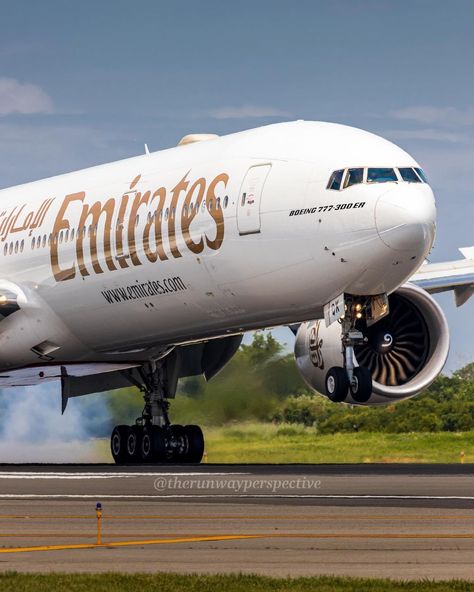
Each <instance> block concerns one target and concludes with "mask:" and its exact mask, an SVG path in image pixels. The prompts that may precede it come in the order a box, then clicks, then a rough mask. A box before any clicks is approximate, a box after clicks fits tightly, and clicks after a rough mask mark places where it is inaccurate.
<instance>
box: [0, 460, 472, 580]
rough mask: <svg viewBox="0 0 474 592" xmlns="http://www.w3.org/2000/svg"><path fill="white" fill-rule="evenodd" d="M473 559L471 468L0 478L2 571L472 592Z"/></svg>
mask: <svg viewBox="0 0 474 592" xmlns="http://www.w3.org/2000/svg"><path fill="white" fill-rule="evenodd" d="M97 502H101V503H102V507H103V512H102V518H101V544H100V545H99V546H97V544H96V542H97V518H96V512H95V505H96V503H97ZM473 557H474V465H317V466H315V465H295V466H292V465H278V466H268V465H265V466H263V465H262V466H258V465H239V466H236V465H232V466H227V465H200V466H188V467H175V466H166V467H163V466H161V467H151V466H150V467H116V466H115V465H70V466H67V465H66V466H59V465H50V466H34V465H31V466H25V465H23V466H12V465H3V466H0V569H1V570H12V569H14V570H18V571H84V572H86V571H110V570H120V571H145V572H154V571H175V572H212V573H217V572H238V571H241V572H246V573H260V574H267V575H279V576H287V575H292V576H297V575H317V574H336V575H354V576H379V577H392V578H397V579H406V578H435V579H444V578H454V577H456V578H467V579H471V580H474V568H473Z"/></svg>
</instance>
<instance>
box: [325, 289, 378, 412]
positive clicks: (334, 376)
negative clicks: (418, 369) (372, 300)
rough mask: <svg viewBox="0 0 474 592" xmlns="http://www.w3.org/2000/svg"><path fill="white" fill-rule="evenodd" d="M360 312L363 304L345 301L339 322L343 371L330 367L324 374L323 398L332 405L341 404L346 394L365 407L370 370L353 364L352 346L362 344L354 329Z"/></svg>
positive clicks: (369, 387) (352, 300)
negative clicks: (324, 389)
mask: <svg viewBox="0 0 474 592" xmlns="http://www.w3.org/2000/svg"><path fill="white" fill-rule="evenodd" d="M364 309H365V306H364V304H362V303H361V302H359V301H357V300H356V299H352V298H350V297H349V298H348V299H347V301H346V304H345V313H344V316H343V317H342V318H341V319H340V323H341V333H342V334H341V340H342V353H343V357H344V367H343V368H341V367H337V366H333V367H332V368H330V369H329V371H328V373H327V374H326V394H327V396H328V398H329V399H330V400H331V401H334V402H335V403H339V402H342V401H345V400H346V398H347V395H348V394H349V393H350V394H351V397H352V398H353V399H354V401H356V402H357V403H366V402H367V401H368V400H369V398H370V396H371V394H372V376H371V373H370V370H369V369H368V368H365V367H362V366H355V364H354V346H355V345H358V344H361V343H364V342H365V338H364V335H363V334H362V333H361V331H359V330H358V329H357V328H356V323H357V321H358V320H359V319H360V318H362V316H363V312H364Z"/></svg>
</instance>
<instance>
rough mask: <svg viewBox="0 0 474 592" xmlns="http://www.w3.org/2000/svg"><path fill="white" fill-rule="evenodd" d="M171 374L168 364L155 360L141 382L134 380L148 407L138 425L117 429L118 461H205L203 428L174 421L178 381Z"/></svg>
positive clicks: (113, 444)
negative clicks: (171, 400) (171, 413)
mask: <svg viewBox="0 0 474 592" xmlns="http://www.w3.org/2000/svg"><path fill="white" fill-rule="evenodd" d="M169 374H170V372H169V366H168V364H166V363H165V362H161V363H160V362H151V363H150V364H148V365H147V366H144V367H143V368H142V369H141V370H140V378H141V380H140V381H136V380H133V379H130V380H131V382H132V383H133V384H135V386H137V387H138V388H140V390H141V391H142V393H143V398H144V401H145V406H144V409H143V413H142V415H141V417H139V418H138V419H137V420H136V422H135V425H133V426H126V425H119V426H116V427H115V428H114V429H113V432H112V436H111V439H110V448H111V452H112V456H113V458H114V460H115V462H116V463H117V464H124V463H127V464H133V463H199V462H201V459H202V456H203V454H204V436H203V433H202V430H201V428H200V427H199V426H197V425H186V426H181V425H172V424H171V422H170V419H169V415H168V409H169V406H170V403H169V400H168V399H169V398H171V397H173V396H174V393H175V390H176V382H177V381H176V377H175V380H174V381H173V377H172V376H170V375H169ZM173 383H174V386H173Z"/></svg>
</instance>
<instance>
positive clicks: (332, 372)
mask: <svg viewBox="0 0 474 592" xmlns="http://www.w3.org/2000/svg"><path fill="white" fill-rule="evenodd" d="M348 392H349V378H348V376H347V372H346V370H345V369H344V368H340V367H338V366H333V367H332V368H330V369H329V370H328V373H327V374H326V395H327V397H328V399H330V400H331V401H332V402H333V403H341V402H342V401H345V400H346V397H347V394H348Z"/></svg>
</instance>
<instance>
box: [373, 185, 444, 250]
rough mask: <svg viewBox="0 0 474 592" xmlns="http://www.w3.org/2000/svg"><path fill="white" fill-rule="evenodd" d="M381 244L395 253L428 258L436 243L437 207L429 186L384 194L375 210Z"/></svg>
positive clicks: (406, 188) (396, 189)
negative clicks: (411, 252) (407, 253)
mask: <svg viewBox="0 0 474 592" xmlns="http://www.w3.org/2000/svg"><path fill="white" fill-rule="evenodd" d="M375 223H376V227H377V232H378V233H379V236H380V238H381V240H382V241H383V242H384V243H385V244H386V245H387V247H390V248H391V249H393V250H395V251H413V252H414V254H418V255H421V254H425V255H426V254H427V253H428V252H429V251H430V249H431V247H432V245H433V241H434V237H435V229H436V205H435V200H434V196H433V192H432V191H431V188H430V187H429V185H425V184H424V185H421V184H420V185H418V184H416V185H415V184H413V185H406V184H404V185H403V186H396V187H393V188H391V189H390V190H388V191H386V192H385V193H383V194H382V195H381V196H380V197H379V198H378V200H377V203H376V206H375Z"/></svg>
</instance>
